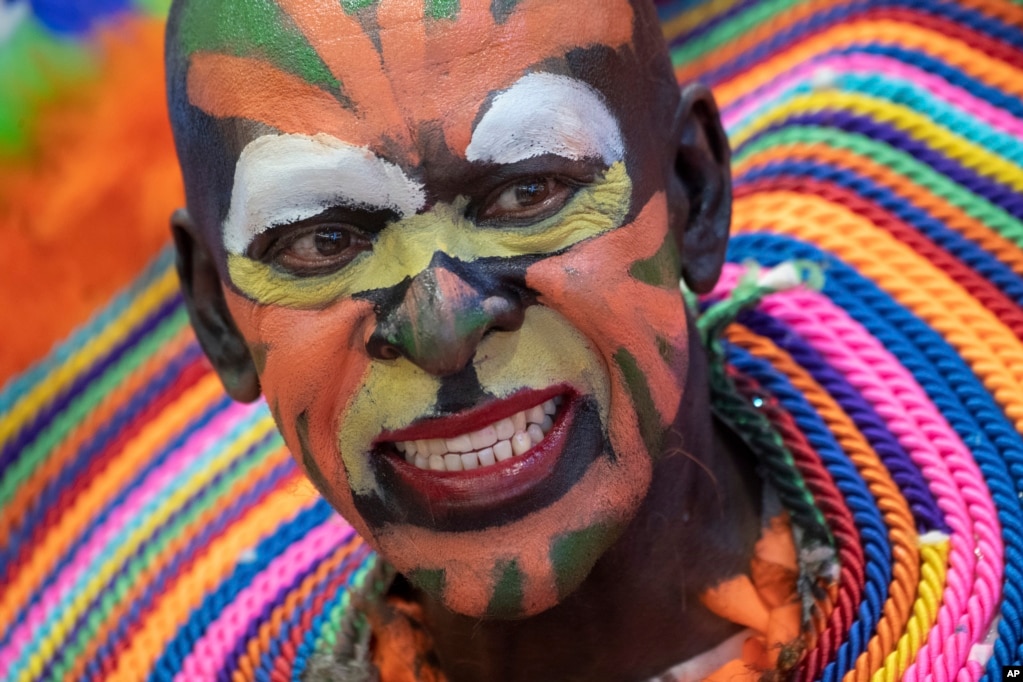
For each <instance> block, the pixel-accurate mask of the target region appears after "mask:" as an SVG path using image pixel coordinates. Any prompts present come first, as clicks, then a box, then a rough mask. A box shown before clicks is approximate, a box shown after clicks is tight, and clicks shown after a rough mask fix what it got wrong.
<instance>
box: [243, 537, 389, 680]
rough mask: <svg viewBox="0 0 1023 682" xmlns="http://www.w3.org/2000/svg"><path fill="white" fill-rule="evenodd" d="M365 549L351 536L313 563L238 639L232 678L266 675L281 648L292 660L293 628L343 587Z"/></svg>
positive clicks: (273, 667)
mask: <svg viewBox="0 0 1023 682" xmlns="http://www.w3.org/2000/svg"><path fill="white" fill-rule="evenodd" d="M368 552H369V549H368V547H366V545H365V544H363V543H361V542H359V541H358V540H357V539H356V538H355V537H354V535H353V536H350V537H349V538H348V540H347V541H346V542H344V544H341V545H339V546H337V547H335V548H333V551H332V553H331V555H330V556H329V557H328V558H327V559H325V560H324V561H321V562H319V563H318V564H316V566H315V567H314V570H313V571H312V572H311V573H310V574H309V575H307V576H306V577H304V578H303V579H302V581H301V582H300V583H299V584H298V585H297V586H296V587H295V588H294V589H292V590H291V591H289V592H288V593H287V595H286V596H285V597H284V598H283V599H281V600H279V601H278V603H277V604H276V605H275V606H274V608H273V610H272V611H271V613H270V615H269V617H268V618H266V619H265V620H264V621H263V622H262V623H261V624H260V625H259V628H258V630H257V631H256V632H255V633H252V634H250V636H249V638H248V639H240V640H239V641H238V643H237V645H236V648H235V651H234V654H235V658H234V663H233V667H234V671H233V672H232V675H231V677H232V678H233V679H234V678H238V677H239V675H240V676H241V678H242V679H249V680H251V679H255V677H256V671H257V670H259V671H261V672H262V674H264V675H269V673H270V672H271V671H272V670H275V669H277V668H278V664H277V663H276V659H278V658H281V660H282V661H283V658H282V657H280V656H279V654H281V653H282V648H287V649H291V650H292V651H291V652H290V654H291V658H292V659H293V658H294V654H295V651H294V646H293V645H292V643H291V636H292V634H293V633H294V632H296V628H297V627H301V623H302V621H304V620H307V619H308V617H309V614H310V613H316V612H317V611H318V610H319V609H320V608H322V604H323V602H324V601H325V600H326V596H327V595H328V594H330V593H335V592H336V591H337V590H338V589H341V588H342V587H343V585H344V582H345V581H346V580H347V578H348V574H349V573H350V572H351V570H353V566H354V565H357V564H359V563H360V562H361V561H364V560H365V557H366V555H367V554H368ZM303 629H304V628H303ZM285 653H287V652H285Z"/></svg>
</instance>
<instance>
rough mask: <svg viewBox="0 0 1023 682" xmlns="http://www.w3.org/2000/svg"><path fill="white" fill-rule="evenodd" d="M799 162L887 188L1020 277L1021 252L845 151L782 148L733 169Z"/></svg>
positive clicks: (881, 166)
mask: <svg viewBox="0 0 1023 682" xmlns="http://www.w3.org/2000/svg"><path fill="white" fill-rule="evenodd" d="M799 159H806V160H813V161H819V162H821V163H828V164H834V165H835V166H837V167H839V168H849V169H853V170H855V171H857V172H858V173H860V174H861V175H863V176H865V177H868V178H870V179H871V180H874V181H875V182H877V183H878V184H881V185H883V186H884V187H886V188H888V189H889V190H890V191H891V192H893V193H894V194H897V195H898V196H900V197H902V198H903V199H906V200H907V201H910V202H912V203H913V204H914V205H915V206H917V207H918V208H920V209H922V210H924V211H927V212H928V213H929V214H931V216H933V217H934V218H935V219H937V220H940V221H941V222H943V223H945V224H946V225H947V226H948V227H950V228H952V229H953V230H955V231H956V232H958V233H959V234H961V235H962V236H964V237H966V238H967V239H969V240H970V241H972V242H974V243H976V244H977V245H979V246H980V247H981V248H983V249H985V250H987V251H988V252H990V253H992V254H994V255H995V256H996V257H997V258H998V260H1000V261H1001V262H1003V263H1005V264H1006V265H1007V266H1009V267H1010V268H1011V269H1012V271H1013V272H1015V273H1016V274H1017V275H1020V276H1021V277H1023V250H1021V249H1020V248H1019V247H1018V246H1016V244H1014V243H1013V242H1011V241H1009V240H1008V239H1006V238H1005V237H1003V236H1002V235H1000V234H998V233H997V232H995V231H994V230H992V229H991V228H990V227H988V226H987V225H985V224H984V223H982V222H980V221H979V220H977V219H975V218H972V217H971V216H970V215H969V214H967V213H966V212H965V211H963V210H962V209H960V208H959V207H957V206H955V205H953V204H951V203H949V202H948V201H947V200H946V199H945V198H943V197H941V196H939V195H936V194H934V193H933V192H931V191H929V190H927V189H926V188H925V187H922V186H921V185H918V184H916V183H914V182H912V178H910V177H908V176H906V175H903V174H900V173H896V172H895V171H893V170H892V169H890V168H889V167H887V166H885V165H884V164H880V163H877V162H875V161H873V160H872V159H870V158H868V157H865V156H862V155H859V154H857V153H855V152H853V151H850V150H848V149H843V148H840V147H831V146H828V145H826V144H819V143H796V144H786V145H784V146H779V147H772V148H770V149H767V150H764V151H763V152H758V153H756V154H752V155H750V156H747V157H744V158H743V159H742V160H741V161H740V162H739V163H737V164H736V165H735V167H734V172H735V174H736V175H738V174H740V173H743V172H745V171H746V170H748V169H750V168H752V167H754V166H760V165H764V164H768V163H771V162H773V161H791V160H799Z"/></svg>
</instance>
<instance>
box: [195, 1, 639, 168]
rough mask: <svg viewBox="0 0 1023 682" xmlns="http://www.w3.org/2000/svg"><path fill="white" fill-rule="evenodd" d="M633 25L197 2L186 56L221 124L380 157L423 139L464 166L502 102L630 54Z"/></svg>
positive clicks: (547, 12) (426, 9)
mask: <svg viewBox="0 0 1023 682" xmlns="http://www.w3.org/2000/svg"><path fill="white" fill-rule="evenodd" d="M633 20H634V15H633V10H632V7H631V4H630V2H629V1H628V0H607V1H605V2H594V3H590V2H585V3H583V2H578V3H576V2H564V1H563V0H503V1H502V0H460V1H459V0H379V1H377V0H343V1H339V0H191V2H189V3H188V4H187V5H186V6H184V7H182V9H181V13H180V18H179V23H178V28H177V41H178V44H177V49H178V50H179V51H180V52H181V53H182V56H183V57H184V59H185V60H186V62H187V67H186V68H187V74H186V79H187V93H188V99H189V101H190V103H191V104H192V105H193V106H196V107H197V108H199V109H200V110H202V111H203V112H205V113H206V114H208V115H210V116H213V117H214V118H217V119H231V120H239V119H241V120H248V121H253V122H256V123H258V124H261V126H268V127H269V128H271V129H274V130H276V131H278V132H281V133H294V134H302V135H316V134H319V133H326V134H328V135H331V136H334V137H336V138H338V139H340V140H344V141H346V142H348V143H350V144H354V145H360V146H366V147H371V148H378V149H379V148H381V146H385V147H387V148H390V149H405V150H410V149H413V148H414V147H415V146H416V140H414V139H413V138H414V137H416V136H418V135H420V134H421V133H422V132H423V131H422V128H423V127H424V126H425V127H427V128H432V129H435V130H433V131H432V132H434V133H436V132H437V130H436V129H439V132H442V133H443V139H444V140H445V142H446V145H447V147H448V149H449V150H450V151H451V152H453V153H454V154H456V155H459V156H464V155H465V154H466V150H467V148H468V147H469V145H470V141H471V137H472V129H473V126H474V125H475V124H476V122H478V120H479V117H480V115H481V107H482V106H483V105H484V103H486V102H488V101H490V99H492V98H493V97H494V96H495V94H496V93H498V92H500V91H502V90H504V89H507V88H509V87H511V86H512V85H513V84H514V83H515V82H516V81H518V80H520V79H521V78H522V77H523V76H524V75H526V74H528V73H530V72H531V71H536V70H543V71H555V72H556V71H558V70H559V69H564V68H566V62H565V60H566V57H567V55H569V54H570V53H573V54H575V55H579V54H585V53H586V51H587V50H592V49H596V50H599V49H600V48H605V50H606V49H607V48H610V49H612V50H617V49H619V48H621V47H622V46H625V45H627V44H629V43H630V42H631V40H632V36H633Z"/></svg>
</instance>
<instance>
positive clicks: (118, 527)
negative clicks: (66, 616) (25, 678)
mask: <svg viewBox="0 0 1023 682" xmlns="http://www.w3.org/2000/svg"><path fill="white" fill-rule="evenodd" d="M256 409H257V406H256V405H242V404H240V403H232V404H231V406H229V407H228V408H226V409H225V410H224V411H222V412H220V413H218V414H217V416H216V417H215V418H213V419H212V420H211V421H210V422H209V423H208V424H207V425H206V426H205V427H204V428H202V429H201V430H199V431H197V432H196V433H195V434H193V435H192V437H191V438H189V440H188V441H187V442H186V443H185V444H184V445H183V446H182V447H181V448H180V449H179V450H177V451H176V452H174V453H172V454H171V456H170V457H168V459H167V461H166V462H164V463H163V464H162V465H160V467H158V468H157V469H156V470H155V471H153V472H152V474H151V475H150V476H148V477H147V478H146V480H145V481H143V482H142V484H141V485H140V486H139V487H137V488H136V489H135V490H133V491H132V493H131V494H130V495H129V496H128V498H127V499H126V500H125V502H124V504H122V505H118V506H117V507H116V508H115V509H114V511H113V513H111V515H110V517H109V519H108V520H107V521H106V522H105V523H104V524H103V525H102V526H100V527H98V528H97V529H96V531H95V533H94V534H93V536H92V538H91V539H90V540H89V541H88V542H87V543H86V544H85V545H83V546H82V547H81V548H80V549H79V550H78V552H76V553H75V556H74V557H73V559H72V560H71V561H70V562H69V563H68V565H67V566H65V567H64V568H63V569H62V570H61V571H60V572H59V573H58V576H57V579H56V580H54V582H53V584H51V585H50V586H49V587H48V588H46V590H45V591H44V592H43V593H42V594H41V595H40V598H39V601H38V602H36V603H35V604H34V605H33V606H32V607H31V608H30V609H29V610H28V613H27V614H26V616H25V617H24V618H23V619H22V621H21V622H20V623H19V624H18V625H17V626H16V629H15V631H14V633H13V634H12V636H11V639H10V641H9V642H8V646H7V647H6V648H5V649H3V650H0V669H5V670H6V669H10V666H11V665H13V664H14V662H15V661H16V660H17V659H18V658H19V657H20V656H21V655H22V653H23V652H24V651H25V649H26V648H27V647H33V648H34V647H35V646H38V644H39V642H41V641H42V640H44V639H45V638H46V637H47V636H49V634H50V633H49V630H50V626H49V624H47V623H46V619H47V616H48V615H49V616H53V615H54V614H60V613H63V612H65V611H66V610H67V608H68V607H69V606H70V602H71V601H72V600H73V599H74V598H75V597H76V596H77V595H78V594H79V592H80V590H81V589H82V588H83V587H84V583H86V582H88V580H89V579H90V578H91V577H92V576H93V575H95V574H96V573H97V572H98V571H99V570H100V569H101V567H102V565H103V564H104V563H106V562H107V561H108V560H109V557H110V554H111V552H112V551H113V550H114V549H115V548H116V547H118V546H120V545H121V542H122V540H123V539H124V536H125V535H126V534H128V533H129V532H130V531H131V528H134V527H135V526H137V525H138V524H139V523H140V522H141V521H142V520H143V519H142V516H141V511H142V510H143V509H144V508H145V506H146V505H147V504H149V503H150V502H151V501H152V500H154V499H156V498H157V497H158V496H165V495H167V494H168V489H172V488H173V487H174V486H173V484H174V482H175V481H177V480H180V474H181V472H182V470H183V469H185V468H186V467H187V466H188V465H189V464H191V463H192V462H193V461H195V460H196V459H197V458H198V457H201V456H202V455H203V453H205V452H207V451H208V450H209V448H211V447H214V446H216V444H217V443H218V442H219V441H220V439H221V438H222V437H223V436H224V434H225V433H227V432H228V431H229V430H230V429H231V428H232V427H233V426H234V425H235V424H236V423H237V422H239V421H241V420H243V419H245V418H247V417H248V416H250V415H251V414H252V412H253V411H255V410H256ZM156 452H158V449H151V450H150V454H153V453H156ZM139 464H140V465H141V464H142V463H141V462H140V463H139ZM73 511H74V510H72V511H71V513H73Z"/></svg>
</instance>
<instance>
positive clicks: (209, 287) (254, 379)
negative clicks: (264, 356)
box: [171, 209, 260, 403]
mask: <svg viewBox="0 0 1023 682" xmlns="http://www.w3.org/2000/svg"><path fill="white" fill-rule="evenodd" d="M171 233H172V234H173V235H174V246H175V247H176V248H177V252H178V259H177V267H178V278H179V279H180V280H181V294H182V296H183V297H184V299H185V308H186V309H187V310H188V317H189V319H191V321H192V327H193V328H194V329H195V335H196V337H198V339H199V345H200V346H202V349H203V351H204V352H205V353H206V357H208V358H209V359H210V362H211V363H213V368H214V369H216V370H217V374H219V375H220V381H221V382H222V383H223V384H224V388H225V389H226V390H227V393H228V395H230V396H231V397H232V398H234V399H235V400H238V401H241V402H246V403H250V402H252V401H253V400H256V399H257V398H259V394H260V388H259V375H258V374H257V373H256V365H255V363H254V362H253V361H252V355H251V354H250V353H249V347H248V345H247V344H246V343H245V339H243V338H242V335H241V332H239V331H238V327H236V326H235V324H234V318H232V317H231V312H230V310H228V308H227V300H226V299H225V298H224V290H223V289H222V288H221V285H220V275H219V274H218V273H217V267H216V264H215V263H214V260H213V256H212V255H211V254H210V251H209V249H208V248H207V247H206V243H205V242H204V241H203V239H202V236H201V235H200V234H199V231H198V229H197V228H196V226H195V223H194V222H193V221H192V218H191V216H189V215H188V212H187V211H186V210H184V209H180V210H178V211H175V212H174V215H173V216H171Z"/></svg>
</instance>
